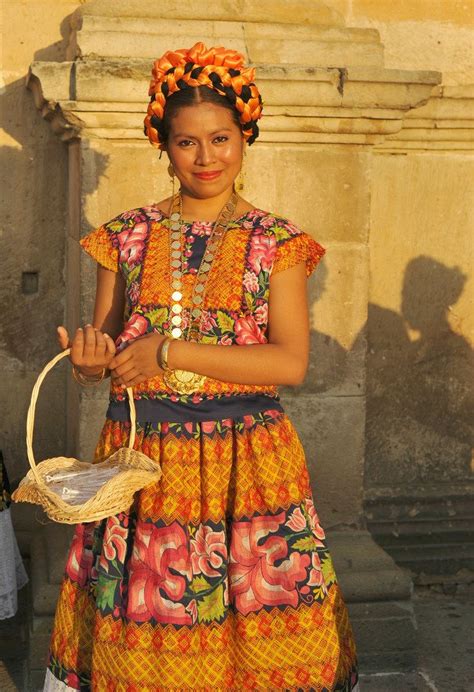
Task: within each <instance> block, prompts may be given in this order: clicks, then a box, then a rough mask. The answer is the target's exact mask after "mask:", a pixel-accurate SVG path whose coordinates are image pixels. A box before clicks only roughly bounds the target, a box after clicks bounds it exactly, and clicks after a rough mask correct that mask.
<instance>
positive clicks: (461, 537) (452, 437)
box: [332, 0, 474, 578]
mask: <svg viewBox="0 0 474 692" xmlns="http://www.w3.org/2000/svg"><path fill="white" fill-rule="evenodd" d="M332 4H333V6H334V7H335V8H336V9H338V10H339V12H340V13H341V15H342V16H343V17H344V18H345V20H346V21H347V23H348V24H350V25H351V26H357V27H362V26H365V27H368V28H371V29H377V30H378V31H379V32H380V36H381V40H382V42H383V44H384V46H385V65H386V66H387V67H391V68H398V69H407V68H410V69H425V70H426V69H434V70H439V71H440V72H442V83H441V85H440V87H437V88H435V89H434V90H433V95H432V98H431V100H430V102H429V103H428V104H427V105H426V106H424V107H422V108H420V109H418V110H417V111H415V112H413V113H411V114H410V115H409V116H408V118H407V119H406V121H405V123H404V128H403V129H402V130H401V132H400V133H399V134H396V135H394V136H393V137H388V138H387V140H386V142H384V144H382V145H381V146H378V147H376V148H375V151H374V154H375V155H374V162H373V169H372V182H371V214H370V216H371V219H370V240H369V249H370V284H369V301H370V302H369V310H368V328H367V338H368V357H367V433H366V453H365V474H364V485H365V498H366V513H367V516H368V518H369V526H370V527H371V529H372V531H374V532H375V533H376V534H378V535H379V537H380V540H381V541H382V544H383V545H385V547H387V548H389V549H390V550H391V552H392V554H393V555H394V556H395V557H396V558H397V559H398V560H399V562H400V563H402V564H406V565H407V566H410V567H415V568H416V570H417V571H418V572H420V571H424V572H427V573H434V572H440V573H448V572H449V573H455V572H456V571H458V570H462V569H465V568H466V567H470V568H471V569H472V566H473V560H472V552H473V550H472V534H470V531H469V527H472V521H473V518H474V517H473V514H474V512H473V502H472V493H473V486H472V481H473V470H474V462H473V458H474V457H473V427H472V426H473V421H474V400H473V398H474V397H473V389H472V383H473V382H474V359H473V351H472V346H473V343H474V310H473V302H474V301H473V298H474V295H473V293H474V285H473V281H472V268H473V259H474V258H473V242H472V230H473V227H474V219H473V207H472V199H473V189H472V180H473V179H474V175H473V173H474V171H473V165H474V159H473V156H472V150H473V130H472V124H473V121H472V96H473V93H474V87H473V84H474V61H473V44H474V31H473V27H474V8H473V6H472V3H466V2H454V1H452V2H427V1H421V0H419V1H418V2H406V3H401V4H400V3H399V4H393V3H391V2H388V1H385V0H377V2H371V1H370V0H352V1H351V2H349V1H347V2H346V1H345V0H340V1H339V0H336V2H333V3H332ZM440 544H444V549H443V550H441V551H440V550H439V545H440ZM460 574H461V573H460ZM465 578H468V575H467V574H466V575H465Z"/></svg>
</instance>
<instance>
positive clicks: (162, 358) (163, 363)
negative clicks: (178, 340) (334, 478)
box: [158, 336, 172, 372]
mask: <svg viewBox="0 0 474 692" xmlns="http://www.w3.org/2000/svg"><path fill="white" fill-rule="evenodd" d="M171 341H172V339H170V337H169V336H167V337H166V338H165V339H164V340H163V342H162V344H161V348H160V352H159V355H158V364H159V366H160V368H161V369H162V370H164V371H165V372H168V371H169V370H170V367H169V366H168V350H169V347H170V343H171Z"/></svg>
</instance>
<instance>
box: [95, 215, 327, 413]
mask: <svg viewBox="0 0 474 692" xmlns="http://www.w3.org/2000/svg"><path fill="white" fill-rule="evenodd" d="M211 231H212V222H194V223H186V224H185V237H186V240H185V250H184V254H185V258H186V261H185V266H184V274H183V278H182V284H183V289H182V292H183V300H182V305H183V312H182V313H181V314H182V318H183V322H182V326H183V328H184V329H186V326H187V324H188V320H189V312H190V303H191V294H192V289H193V284H194V281H195V277H196V273H197V269H198V266H199V263H200V261H201V258H202V255H203V252H204V250H205V245H206V242H207V239H208V237H209V235H210V233H211ZM81 245H82V247H83V248H84V250H85V251H86V252H88V253H89V254H90V255H91V256H92V257H93V258H94V259H95V260H96V261H97V262H99V263H100V264H101V265H102V266H104V267H105V268H106V269H109V270H112V271H115V272H117V271H120V272H122V275H123V277H124V279H125V284H126V306H125V314H124V329H123V331H122V333H121V334H120V335H119V337H118V339H117V341H116V345H117V346H118V348H119V349H122V348H125V347H126V345H127V344H128V343H129V342H130V341H131V340H132V339H135V338H137V337H139V336H142V335H144V334H146V333H149V332H152V331H155V332H158V333H160V334H169V332H170V309H169V306H170V303H171V292H172V291H171V277H170V256H169V252H170V241H169V219H168V217H167V216H166V215H165V214H164V213H163V212H161V211H160V210H159V209H157V208H156V207H154V206H148V207H141V208H137V209H132V210H130V211H125V212H123V213H122V214H119V215H118V216H117V217H115V218H114V219H112V220H111V221H109V222H108V223H105V224H103V225H102V226H100V228H98V229H96V230H94V231H92V232H91V233H89V235H87V236H86V237H85V238H83V239H82V240H81ZM324 252H325V250H324V248H323V247H321V245H319V244H318V243H317V242H316V241H315V240H313V238H312V237H311V236H310V235H308V234H307V233H305V232H303V231H301V230H300V229H298V228H297V227H296V226H294V225H293V224H292V223H290V222H289V221H287V220H286V219H284V218H281V217H279V216H275V215H273V214H270V213H268V212H266V211H263V210H261V209H253V210H251V211H249V212H246V213H245V214H243V215H242V216H241V217H239V218H238V219H235V220H233V221H232V222H231V223H230V224H229V226H228V228H227V230H226V232H225V235H224V238H223V241H222V245H221V247H220V251H219V253H218V254H217V255H216V257H215V259H214V262H213V265H212V268H211V271H210V272H209V278H208V282H207V287H206V293H205V296H204V303H203V318H202V322H201V333H202V336H201V341H202V343H206V344H219V345H221V346H230V345H233V344H237V345H240V344H241V345H248V344H264V343H266V342H267V340H268V299H269V293H270V276H271V275H272V274H274V273H275V272H279V271H283V270H284V269H287V268H289V267H292V266H294V265H295V264H298V263H300V262H305V263H306V273H307V275H308V276H309V275H310V274H311V273H312V271H313V270H314V268H315V267H316V265H317V263H318V262H319V260H320V259H321V257H322V256H323V254H324ZM134 391H135V398H136V399H149V400H150V399H151V400H156V399H162V400H163V399H168V400H171V401H174V402H178V401H179V402H181V403H189V404H198V403H200V402H202V401H204V400H206V399H208V400H209V399H219V398H221V397H229V396H234V395H249V394H263V395H265V396H268V397H273V398H275V399H278V389H277V387H276V386H275V385H255V384H249V385H245V384H235V383H231V382H224V381H221V380H216V379H213V378H210V377H208V378H206V382H205V386H204V387H203V390H202V391H201V392H198V393H196V394H193V395H179V394H176V393H175V392H173V391H172V390H171V389H169V388H168V387H167V385H166V384H165V382H164V381H163V378H162V376H161V375H159V376H156V377H153V378H150V379H148V380H147V381H145V382H143V383H142V384H141V385H138V386H137V387H136V388H135V390H134ZM123 399H124V392H123V390H122V389H121V388H119V387H117V386H114V385H113V384H112V386H111V401H112V402H113V401H115V402H119V401H122V400H123Z"/></svg>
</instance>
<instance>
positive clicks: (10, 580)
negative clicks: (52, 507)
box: [0, 451, 28, 620]
mask: <svg viewBox="0 0 474 692" xmlns="http://www.w3.org/2000/svg"><path fill="white" fill-rule="evenodd" d="M10 504H11V500H10V485H9V482H8V476H7V470H6V468H5V466H4V463H3V454H2V452H1V451H0V555H1V556H2V559H1V560H0V620H5V619H7V618H12V617H13V616H14V615H15V614H16V612H17V610H18V594H17V591H18V590H19V589H21V588H23V586H25V584H26V583H27V582H28V576H27V574H26V571H25V568H24V566H23V561H22V559H21V555H20V551H19V549H18V544H17V541H16V536H15V532H14V529H13V524H12V519H11V516H10Z"/></svg>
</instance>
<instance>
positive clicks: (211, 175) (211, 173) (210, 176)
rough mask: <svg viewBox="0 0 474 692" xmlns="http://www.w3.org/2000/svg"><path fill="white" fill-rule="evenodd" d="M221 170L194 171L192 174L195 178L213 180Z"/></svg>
mask: <svg viewBox="0 0 474 692" xmlns="http://www.w3.org/2000/svg"><path fill="white" fill-rule="evenodd" d="M221 173H222V171H206V172H202V173H195V174H194V175H195V176H196V178H199V180H215V179H216V178H218V177H219V176H220V174H221Z"/></svg>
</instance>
